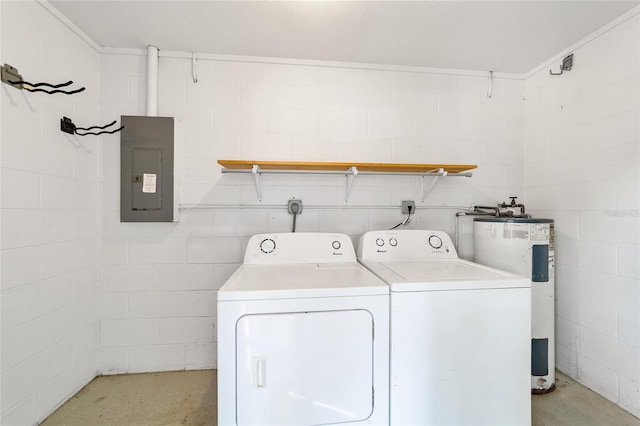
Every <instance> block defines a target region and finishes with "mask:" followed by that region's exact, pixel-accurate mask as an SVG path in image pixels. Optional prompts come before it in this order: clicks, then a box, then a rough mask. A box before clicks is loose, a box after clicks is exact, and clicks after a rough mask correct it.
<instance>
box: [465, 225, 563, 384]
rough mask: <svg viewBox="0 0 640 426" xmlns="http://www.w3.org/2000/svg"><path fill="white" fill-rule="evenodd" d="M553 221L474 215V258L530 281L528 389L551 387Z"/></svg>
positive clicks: (553, 337)
mask: <svg viewBox="0 0 640 426" xmlns="http://www.w3.org/2000/svg"><path fill="white" fill-rule="evenodd" d="M553 245H554V244H553V220H552V219H528V218H522V219H520V218H517V219H516V218H476V219H475V220H474V223H473V253H474V261H475V262H477V263H480V264H483V265H487V266H491V267H494V268H498V269H502V270H504V271H507V272H511V273H514V274H518V275H522V276H524V277H529V278H530V279H531V391H532V392H533V393H546V392H551V391H552V390H553V389H554V388H555V333H554V324H555V318H554V317H555V312H554V292H555V288H554V287H555V286H554V247H553Z"/></svg>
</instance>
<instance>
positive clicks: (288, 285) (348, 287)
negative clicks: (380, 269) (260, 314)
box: [218, 262, 389, 301]
mask: <svg viewBox="0 0 640 426" xmlns="http://www.w3.org/2000/svg"><path fill="white" fill-rule="evenodd" d="M379 294H382V295H386V294H389V288H388V286H387V284H386V283H385V282H384V281H382V280H381V279H379V278H378V277H376V276H375V275H374V274H372V273H371V272H369V271H368V270H367V269H366V268H365V267H363V266H362V265H360V264H359V263H357V262H348V263H326V264H325V263H306V264H293V265H247V264H244V265H241V266H240V268H238V270H237V271H236V272H235V273H234V274H233V275H232V276H231V277H230V278H229V280H227V282H226V283H225V284H224V285H223V286H222V288H220V290H219V291H218V300H219V301H224V300H272V299H293V298H305V297H336V296H367V295H379Z"/></svg>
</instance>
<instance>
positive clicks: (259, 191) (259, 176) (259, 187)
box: [251, 164, 262, 202]
mask: <svg viewBox="0 0 640 426" xmlns="http://www.w3.org/2000/svg"><path fill="white" fill-rule="evenodd" d="M251 173H253V177H254V178H255V180H256V194H257V195H258V201H260V202H262V171H261V170H260V166H258V165H257V164H254V165H253V167H251Z"/></svg>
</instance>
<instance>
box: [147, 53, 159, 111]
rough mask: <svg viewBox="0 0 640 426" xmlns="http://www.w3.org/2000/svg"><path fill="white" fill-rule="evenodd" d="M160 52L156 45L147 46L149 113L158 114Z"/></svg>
mask: <svg viewBox="0 0 640 426" xmlns="http://www.w3.org/2000/svg"><path fill="white" fill-rule="evenodd" d="M158 53H159V50H158V48H157V47H156V46H151V45H149V46H147V115H148V116H149V117H156V116H157V115H158Z"/></svg>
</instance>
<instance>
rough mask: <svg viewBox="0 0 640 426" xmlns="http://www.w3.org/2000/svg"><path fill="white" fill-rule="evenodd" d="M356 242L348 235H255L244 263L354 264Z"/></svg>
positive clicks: (248, 246)
mask: <svg viewBox="0 0 640 426" xmlns="http://www.w3.org/2000/svg"><path fill="white" fill-rule="evenodd" d="M355 261H356V256H355V250H354V247H353V242H352V241H351V238H350V237H349V236H348V235H345V234H329V233H312V232H292V233H278V234H261V235H254V236H253V237H251V239H250V240H249V243H248V244H247V250H246V252H245V255H244V263H245V264H282V263H330V262H355Z"/></svg>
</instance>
